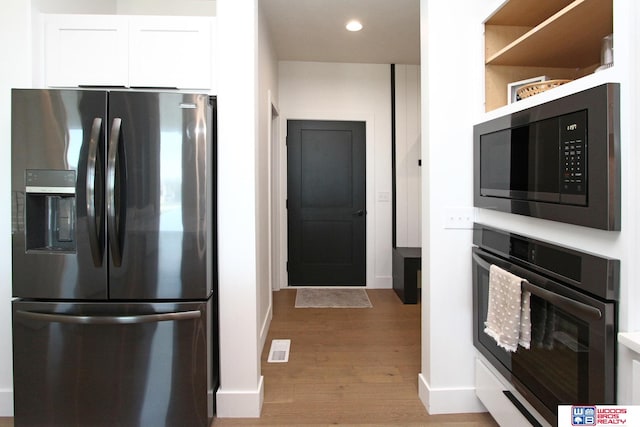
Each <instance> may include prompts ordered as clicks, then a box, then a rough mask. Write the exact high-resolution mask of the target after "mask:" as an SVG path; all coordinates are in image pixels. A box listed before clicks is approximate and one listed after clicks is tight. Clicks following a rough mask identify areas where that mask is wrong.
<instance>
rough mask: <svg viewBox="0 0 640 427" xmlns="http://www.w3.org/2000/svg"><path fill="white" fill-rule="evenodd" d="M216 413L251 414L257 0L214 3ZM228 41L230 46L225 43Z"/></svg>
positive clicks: (258, 394) (255, 334)
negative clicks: (216, 288) (216, 225)
mask: <svg viewBox="0 0 640 427" xmlns="http://www.w3.org/2000/svg"><path fill="white" fill-rule="evenodd" d="M217 13H218V85H217V86H218V226H219V228H218V248H219V286H220V289H219V308H220V371H221V372H220V380H221V384H220V389H219V390H218V393H217V405H218V406H217V411H218V416H220V417H257V416H259V415H260V410H261V407H262V401H263V398H264V397H263V396H264V385H263V379H262V376H261V374H260V343H259V331H258V323H259V321H258V313H259V312H260V309H259V308H258V306H259V303H258V288H257V285H256V283H257V274H258V272H257V266H258V263H259V262H258V259H257V252H258V249H257V230H256V224H257V223H256V221H257V218H256V213H257V211H258V210H257V209H258V208H257V205H256V204H257V200H256V194H257V193H256V190H257V189H256V182H257V177H256V175H257V170H258V169H257V164H258V160H257V158H256V156H257V151H256V141H257V140H258V131H257V129H258V111H259V108H258V105H257V101H258V99H257V98H258V97H257V93H258V92H257V91H258V1H257V0H248V1H243V2H238V1H236V0H218V2H217ZM231 40H233V43H230V41H231Z"/></svg>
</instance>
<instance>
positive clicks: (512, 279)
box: [484, 264, 531, 352]
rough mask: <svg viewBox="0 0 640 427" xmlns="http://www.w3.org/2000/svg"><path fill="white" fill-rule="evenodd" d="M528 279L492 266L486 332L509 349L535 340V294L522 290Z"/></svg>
mask: <svg viewBox="0 0 640 427" xmlns="http://www.w3.org/2000/svg"><path fill="white" fill-rule="evenodd" d="M523 282H526V280H524V279H522V278H521V277H518V276H516V275H515V274H513V273H510V272H508V271H506V270H504V269H502V268H500V267H498V266H497V265H493V264H492V265H491V266H490V268H489V301H488V310H487V320H486V322H485V330H484V332H485V333H486V334H487V335H489V336H491V337H492V338H493V339H495V340H496V343H497V344H498V345H499V346H500V347H502V348H504V349H505V350H507V351H511V352H514V351H516V350H517V349H518V344H519V345H521V346H522V347H524V348H527V349H528V348H529V347H530V343H531V293H530V292H528V291H526V290H523V289H522V283H523Z"/></svg>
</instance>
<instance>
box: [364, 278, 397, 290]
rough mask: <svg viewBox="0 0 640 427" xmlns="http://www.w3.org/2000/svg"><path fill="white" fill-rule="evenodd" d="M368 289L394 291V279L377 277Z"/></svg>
mask: <svg viewBox="0 0 640 427" xmlns="http://www.w3.org/2000/svg"><path fill="white" fill-rule="evenodd" d="M367 289H393V277H392V276H376V277H375V279H374V280H373V283H367Z"/></svg>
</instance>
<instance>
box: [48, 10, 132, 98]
mask: <svg viewBox="0 0 640 427" xmlns="http://www.w3.org/2000/svg"><path fill="white" fill-rule="evenodd" d="M127 37H128V23H127V21H126V20H123V19H120V17H118V16H111V15H50V16H48V17H47V19H46V20H45V76H46V77H45V78H46V83H47V86H54V87H55V86H62V87H69V86H83V85H88V86H126V85H127V79H128V65H127V61H128V53H129V49H128V39H127Z"/></svg>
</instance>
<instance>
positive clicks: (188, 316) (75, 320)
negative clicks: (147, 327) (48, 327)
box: [16, 310, 202, 325]
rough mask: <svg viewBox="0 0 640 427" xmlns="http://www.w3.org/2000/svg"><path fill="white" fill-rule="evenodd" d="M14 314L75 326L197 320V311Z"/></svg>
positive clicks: (23, 312) (20, 312)
mask: <svg viewBox="0 0 640 427" xmlns="http://www.w3.org/2000/svg"><path fill="white" fill-rule="evenodd" d="M16 314H17V315H19V316H21V317H24V318H27V319H30V320H40V321H43V322H50V323H71V324H75V325H131V324H139V323H153V322H166V321H178V320H192V319H198V318H200V317H201V316H202V313H201V312H200V311H199V310H190V311H176V312H173V313H158V314H144V315H140V316H75V315H70V314H51V313H39V312H37V311H24V310H17V311H16Z"/></svg>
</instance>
